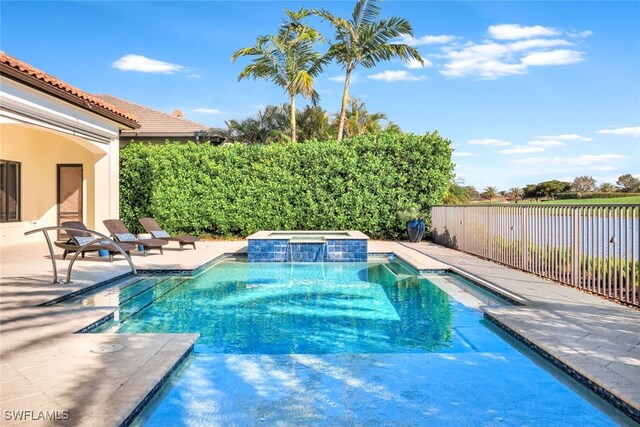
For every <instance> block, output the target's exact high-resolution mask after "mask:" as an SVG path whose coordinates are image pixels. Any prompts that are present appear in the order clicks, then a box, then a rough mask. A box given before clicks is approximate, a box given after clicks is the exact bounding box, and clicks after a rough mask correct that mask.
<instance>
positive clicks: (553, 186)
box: [536, 179, 571, 199]
mask: <svg viewBox="0 0 640 427" xmlns="http://www.w3.org/2000/svg"><path fill="white" fill-rule="evenodd" d="M569 188H571V184H570V183H568V182H564V181H558V180H557V179H553V180H551V181H544V182H541V183H539V184H538V185H536V189H537V190H536V192H537V193H539V194H541V195H542V197H550V198H552V199H553V198H555V196H556V194H558V193H564V192H565V191H568V190H569Z"/></svg>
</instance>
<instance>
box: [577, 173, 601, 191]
mask: <svg viewBox="0 0 640 427" xmlns="http://www.w3.org/2000/svg"><path fill="white" fill-rule="evenodd" d="M595 188H596V180H595V179H593V177H592V176H586V175H585V176H577V177H575V178H574V180H573V182H572V183H571V191H575V192H578V193H589V192H591V191H593V190H595Z"/></svg>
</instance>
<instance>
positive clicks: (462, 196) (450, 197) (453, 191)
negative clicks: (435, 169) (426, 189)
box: [442, 181, 469, 205]
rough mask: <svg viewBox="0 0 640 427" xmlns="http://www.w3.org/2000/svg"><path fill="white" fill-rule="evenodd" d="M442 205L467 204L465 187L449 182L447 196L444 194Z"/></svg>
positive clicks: (467, 197)
mask: <svg viewBox="0 0 640 427" xmlns="http://www.w3.org/2000/svg"><path fill="white" fill-rule="evenodd" d="M442 203H444V204H445V205H463V204H465V203H469V192H468V190H467V187H465V186H463V185H460V184H458V183H456V182H455V181H451V183H450V184H449V189H448V190H447V194H445V196H444V199H443V200H442Z"/></svg>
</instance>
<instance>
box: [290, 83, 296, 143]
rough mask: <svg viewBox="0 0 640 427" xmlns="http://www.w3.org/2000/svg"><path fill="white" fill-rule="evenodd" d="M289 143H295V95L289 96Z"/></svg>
mask: <svg viewBox="0 0 640 427" xmlns="http://www.w3.org/2000/svg"><path fill="white" fill-rule="evenodd" d="M291 142H294V143H295V142H296V94H295V93H294V94H292V95H291Z"/></svg>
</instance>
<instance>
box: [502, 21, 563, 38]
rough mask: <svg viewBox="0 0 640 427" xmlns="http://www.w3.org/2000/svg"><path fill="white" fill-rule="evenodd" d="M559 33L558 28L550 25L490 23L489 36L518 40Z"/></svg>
mask: <svg viewBox="0 0 640 427" xmlns="http://www.w3.org/2000/svg"><path fill="white" fill-rule="evenodd" d="M558 34H560V31H559V30H556V29H555V28H551V27H543V26H540V25H534V26H530V27H524V26H522V25H519V24H501V25H491V26H490V27H489V36H491V37H492V38H494V39H497V40H518V39H528V38H531V37H550V36H555V35H558Z"/></svg>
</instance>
